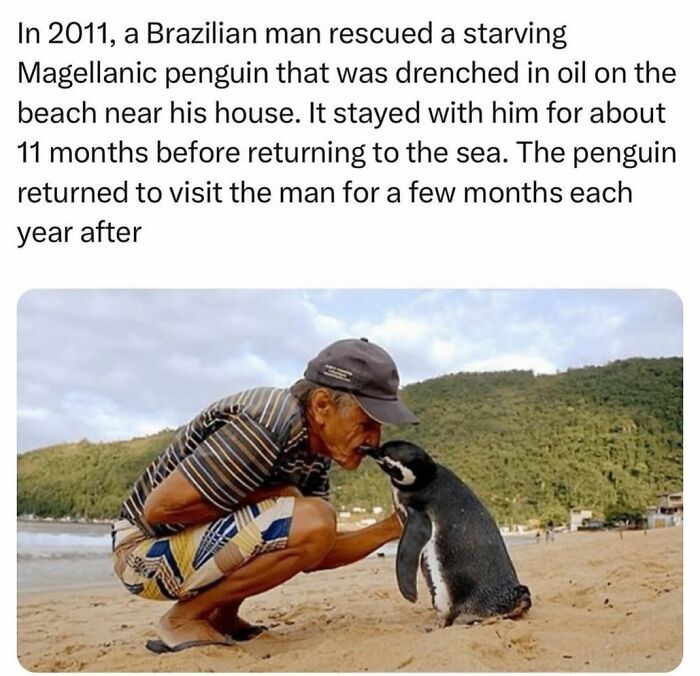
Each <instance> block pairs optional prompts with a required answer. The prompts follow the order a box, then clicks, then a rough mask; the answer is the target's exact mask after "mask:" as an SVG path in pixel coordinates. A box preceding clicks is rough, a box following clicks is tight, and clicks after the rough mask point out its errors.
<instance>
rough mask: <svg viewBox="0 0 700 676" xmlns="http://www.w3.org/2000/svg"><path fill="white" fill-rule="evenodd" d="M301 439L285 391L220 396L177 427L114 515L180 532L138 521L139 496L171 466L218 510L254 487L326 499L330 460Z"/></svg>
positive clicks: (302, 431)
mask: <svg viewBox="0 0 700 676" xmlns="http://www.w3.org/2000/svg"><path fill="white" fill-rule="evenodd" d="M306 441H307V430H306V424H305V421H304V411H303V407H302V405H301V404H300V403H299V401H298V400H297V399H296V398H295V397H294V396H293V395H292V393H291V392H290V391H289V390H283V389H277V388H271V387H261V388H256V389H252V390H246V391H245V392H240V393H239V394H234V395H232V396H230V397H226V398H225V399H221V400H220V401H217V402H214V403H213V404H212V405H211V406H209V407H208V408H207V409H205V410H204V411H202V412H201V413H200V414H199V415H198V416H197V417H196V418H194V420H192V421H191V422H190V423H188V424H187V425H185V426H184V427H181V428H180V429H179V430H178V431H177V432H176V434H175V437H174V439H173V441H172V442H171V443H170V445H169V446H168V447H167V448H166V449H165V450H164V451H163V452H162V453H161V454H160V455H159V456H158V457H157V458H156V459H155V460H154V461H153V462H152V463H151V464H150V465H149V466H148V467H147V468H146V471H145V472H144V473H143V474H142V475H141V478H140V479H139V480H138V481H137V482H136V484H135V485H134V488H133V491H132V493H131V495H130V496H129V498H128V499H127V500H126V501H125V502H124V504H123V506H122V511H121V517H122V518H125V519H128V520H129V521H131V523H133V524H135V525H137V526H139V527H140V528H141V529H142V530H143V531H144V532H146V533H148V534H149V535H165V534H169V533H176V532H178V531H179V530H182V529H183V528H184V526H183V525H182V524H158V525H157V526H151V525H149V524H148V523H147V522H146V521H145V519H144V518H143V508H144V505H145V503H146V498H147V497H148V496H149V494H150V493H151V492H152V491H153V489H154V488H155V487H156V486H158V485H159V484H160V483H162V482H163V481H164V480H165V479H166V477H168V476H169V475H170V473H171V472H173V471H174V470H175V469H176V468H177V469H179V470H180V471H181V472H182V473H183V474H184V475H185V476H186V477H187V479H189V481H190V482H191V483H192V484H193V485H194V487H195V488H196V489H197V490H198V491H199V492H200V493H201V494H202V495H203V496H204V498H205V499H206V500H208V501H209V502H211V503H212V504H213V505H216V506H217V507H219V508H220V509H221V510H222V511H224V512H232V511H234V510H235V509H236V508H237V505H238V504H239V503H240V501H241V500H243V498H245V497H246V496H248V495H249V494H250V493H252V492H253V491H254V490H256V489H257V488H269V487H271V486H276V485H281V484H289V485H292V486H296V487H297V488H298V489H299V490H300V491H301V493H302V494H303V495H310V496H317V497H322V498H324V499H328V497H329V493H330V486H329V483H328V472H329V470H330V464H331V463H330V459H329V458H326V457H325V456H322V455H318V454H315V453H312V452H311V451H310V450H309V449H308V447H307V444H306Z"/></svg>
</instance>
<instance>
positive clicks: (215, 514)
mask: <svg viewBox="0 0 700 676" xmlns="http://www.w3.org/2000/svg"><path fill="white" fill-rule="evenodd" d="M282 495H291V496H301V493H300V492H299V490H298V489H296V488H294V487H293V486H273V487H271V488H258V489H256V490H254V491H252V492H251V493H250V494H249V495H247V496H246V497H245V499H244V500H241V501H240V502H239V503H238V504H237V505H236V508H238V507H243V506H244V505H250V504H252V503H254V502H260V501H261V500H265V499H267V498H271V497H277V496H282ZM225 514H227V512H225V511H224V510H222V509H219V508H218V507H216V506H215V505H212V504H211V503H210V502H209V501H207V500H206V499H205V498H204V496H203V495H202V494H201V493H200V492H199V491H198V490H197V489H196V488H195V487H194V486H193V485H192V484H191V483H190V481H189V480H188V479H187V477H186V476H185V475H184V474H183V473H182V472H179V471H178V470H177V469H176V470H175V471H174V472H171V474H170V475H168V477H167V478H166V479H165V480H164V481H163V482H162V483H161V484H159V485H158V486H157V487H156V488H155V489H154V490H153V491H152V492H151V494H150V495H149V496H148V498H146V504H145V505H144V509H143V516H144V519H146V521H147V522H148V523H149V524H151V525H155V524H159V523H182V524H196V523H207V522H208V521H214V519H218V518H219V517H222V516H224V515H225Z"/></svg>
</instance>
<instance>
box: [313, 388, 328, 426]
mask: <svg viewBox="0 0 700 676" xmlns="http://www.w3.org/2000/svg"><path fill="white" fill-rule="evenodd" d="M310 403H311V415H312V417H313V420H314V422H316V424H318V425H322V424H323V423H324V422H325V420H326V417H327V416H328V414H329V413H330V411H331V409H332V407H333V398H332V397H331V393H330V392H329V391H328V390H327V389H325V388H324V387H320V388H319V389H317V390H316V391H314V393H313V394H312V395H311V401H310Z"/></svg>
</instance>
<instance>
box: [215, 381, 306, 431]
mask: <svg viewBox="0 0 700 676" xmlns="http://www.w3.org/2000/svg"><path fill="white" fill-rule="evenodd" d="M302 414H303V409H302V405H301V404H300V402H299V400H298V399H297V398H296V397H295V396H294V395H293V394H292V393H291V391H290V390H289V388H282V387H254V388H251V389H248V390H243V391H242V392H238V393H236V394H232V395H231V396H228V397H225V398H224V399H219V400H218V401H215V402H214V403H213V404H211V406H209V407H208V408H207V409H206V411H205V412H204V415H205V416H206V417H210V418H221V417H224V418H230V419H231V420H235V418H236V416H239V415H245V416H246V417H247V418H248V419H250V420H254V421H255V422H257V423H259V424H260V425H262V426H263V427H265V428H266V429H268V430H270V432H272V433H273V434H275V435H284V434H285V433H286V432H288V431H289V429H290V428H291V427H294V426H295V423H302V422H303V420H302V419H303V415H302Z"/></svg>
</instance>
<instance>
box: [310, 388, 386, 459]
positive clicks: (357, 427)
mask: <svg viewBox="0 0 700 676" xmlns="http://www.w3.org/2000/svg"><path fill="white" fill-rule="evenodd" d="M381 435H382V426H381V423H378V422H377V421H376V420H374V419H373V418H370V417H369V416H368V415H367V414H366V413H365V412H364V411H363V410H362V409H361V408H360V407H359V406H358V405H357V404H346V405H344V406H343V405H338V404H335V403H333V402H331V404H330V407H329V409H328V411H327V412H326V415H325V421H324V425H323V427H322V428H321V429H320V430H319V436H320V437H321V440H322V441H323V444H324V446H325V447H326V449H327V451H328V455H329V456H330V457H331V458H332V459H333V460H335V461H336V462H337V463H338V464H339V465H340V466H341V467H342V468H343V469H356V468H357V467H358V466H359V464H360V463H361V462H362V458H363V457H364V456H363V454H362V453H361V452H360V447H361V446H374V447H376V446H379V444H380V441H381Z"/></svg>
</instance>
